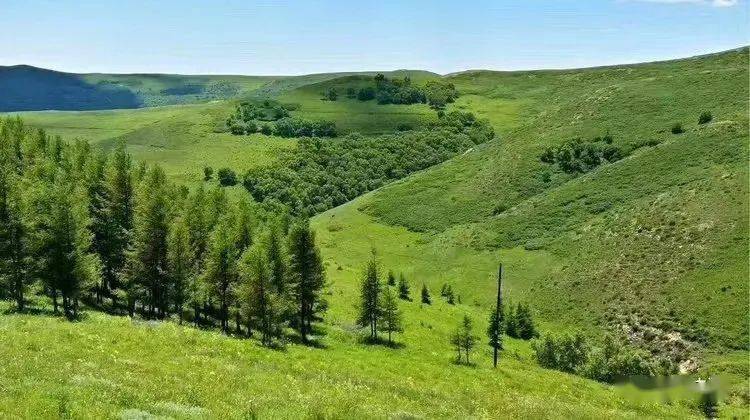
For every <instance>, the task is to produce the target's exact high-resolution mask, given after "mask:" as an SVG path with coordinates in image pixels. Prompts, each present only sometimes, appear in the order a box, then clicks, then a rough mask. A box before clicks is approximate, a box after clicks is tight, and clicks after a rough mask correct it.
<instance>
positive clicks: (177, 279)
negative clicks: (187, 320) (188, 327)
mask: <svg viewBox="0 0 750 420" xmlns="http://www.w3.org/2000/svg"><path fill="white" fill-rule="evenodd" d="M194 257H195V253H194V252H193V249H192V247H191V244H190V233H189V231H188V227H187V223H185V219H184V218H182V217H178V218H176V219H175V220H173V221H172V223H171V225H170V227H169V234H168V236H167V264H168V265H167V266H168V268H169V283H170V286H171V287H170V289H171V300H172V303H173V304H174V309H175V311H176V312H177V316H178V319H179V322H180V324H182V321H183V318H184V307H185V303H186V302H188V301H189V300H190V291H191V290H190V289H191V283H192V278H193V277H194V274H195V272H194V269H195V261H194Z"/></svg>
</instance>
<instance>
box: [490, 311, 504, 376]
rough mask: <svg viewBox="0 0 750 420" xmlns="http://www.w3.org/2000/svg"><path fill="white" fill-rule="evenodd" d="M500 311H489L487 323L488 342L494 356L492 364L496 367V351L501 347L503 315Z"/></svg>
mask: <svg viewBox="0 0 750 420" xmlns="http://www.w3.org/2000/svg"><path fill="white" fill-rule="evenodd" d="M502 313H503V312H502V310H501V311H500V312H496V311H492V312H490V319H489V322H488V325H487V338H488V339H489V341H488V344H489V346H490V347H491V348H492V350H493V352H494V354H495V356H494V360H493V364H494V366H495V367H497V352H498V351H500V350H502V349H503V315H502Z"/></svg>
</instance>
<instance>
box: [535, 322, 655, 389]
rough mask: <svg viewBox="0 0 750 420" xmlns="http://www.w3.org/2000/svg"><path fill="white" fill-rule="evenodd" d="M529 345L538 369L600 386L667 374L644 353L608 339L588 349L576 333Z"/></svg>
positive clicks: (583, 339) (543, 339)
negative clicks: (591, 380) (597, 382)
mask: <svg viewBox="0 0 750 420" xmlns="http://www.w3.org/2000/svg"><path fill="white" fill-rule="evenodd" d="M531 345H532V348H533V350H534V355H535V357H536V359H537V363H539V365H540V366H542V367H545V368H548V369H556V370H560V371H563V372H569V373H576V374H579V375H581V376H585V377H587V378H589V379H594V380H597V381H600V382H608V383H613V382H617V381H621V380H623V379H627V378H629V377H633V376H654V375H656V374H659V373H662V374H666V373H669V372H666V371H663V369H660V367H659V366H658V365H657V364H656V363H655V362H653V361H652V359H653V358H652V357H651V356H650V355H649V354H648V353H647V352H645V351H643V350H640V349H635V348H632V347H630V346H627V345H625V344H624V343H620V342H617V341H615V340H614V339H613V338H612V337H611V336H609V335H608V336H606V337H605V339H604V343H603V345H602V346H601V347H598V348H591V347H589V345H588V343H587V340H586V338H585V337H584V336H583V335H581V334H580V333H577V334H575V335H571V334H563V335H561V336H557V337H556V336H553V335H545V336H544V338H542V339H540V340H535V341H534V342H532V344H531ZM660 370H661V371H660Z"/></svg>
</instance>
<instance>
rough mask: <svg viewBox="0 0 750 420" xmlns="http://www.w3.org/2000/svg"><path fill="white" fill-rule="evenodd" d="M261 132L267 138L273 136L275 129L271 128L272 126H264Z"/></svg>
mask: <svg viewBox="0 0 750 420" xmlns="http://www.w3.org/2000/svg"><path fill="white" fill-rule="evenodd" d="M260 132H261V133H262V134H265V135H266V136H270V135H271V134H273V129H272V128H271V125H270V124H263V125H262V126H261V127H260Z"/></svg>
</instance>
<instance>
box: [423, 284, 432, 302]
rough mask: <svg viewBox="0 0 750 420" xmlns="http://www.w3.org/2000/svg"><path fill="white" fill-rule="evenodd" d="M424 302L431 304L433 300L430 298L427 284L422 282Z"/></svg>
mask: <svg viewBox="0 0 750 420" xmlns="http://www.w3.org/2000/svg"><path fill="white" fill-rule="evenodd" d="M422 303H426V304H428V305H430V304H431V303H432V300H431V299H430V291H429V290H427V285H426V284H422Z"/></svg>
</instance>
